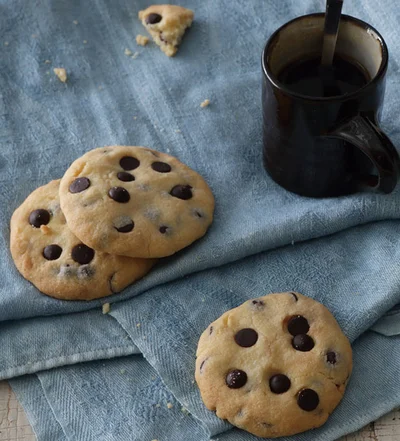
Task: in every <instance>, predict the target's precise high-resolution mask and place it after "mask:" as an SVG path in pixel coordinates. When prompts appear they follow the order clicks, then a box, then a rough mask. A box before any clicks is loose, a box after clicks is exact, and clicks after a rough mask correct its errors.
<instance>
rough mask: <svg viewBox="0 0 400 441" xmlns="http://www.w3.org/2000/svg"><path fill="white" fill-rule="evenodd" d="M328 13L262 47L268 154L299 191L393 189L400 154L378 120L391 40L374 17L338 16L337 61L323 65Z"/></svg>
mask: <svg viewBox="0 0 400 441" xmlns="http://www.w3.org/2000/svg"><path fill="white" fill-rule="evenodd" d="M324 21H325V15H324V14H310V15H305V16H302V17H298V18H296V19H294V20H292V21H291V22H289V23H286V24H285V25H283V26H282V27H281V28H280V29H278V30H277V31H276V32H275V33H274V34H272V36H271V37H270V39H269V40H268V42H267V44H266V46H265V49H264V52H263V54H262V68H263V83H262V105H263V160H264V166H265V168H266V170H267V172H268V173H269V175H270V176H271V177H272V179H274V180H275V181H276V182H277V183H278V184H280V185H281V186H282V187H284V188H286V189H287V190H290V191H292V192H294V193H297V194H300V195H302V196H311V197H332V196H341V195H346V194H351V193H354V192H357V191H363V190H367V191H371V190H374V191H381V192H385V193H389V192H391V191H392V190H393V189H394V187H395V186H396V183H397V176H398V165H399V156H398V153H397V151H396V149H395V147H394V146H393V144H392V143H391V141H390V140H389V138H388V137H387V136H386V135H385V133H384V132H383V131H382V129H381V128H380V125H379V122H380V116H381V112H382V106H383V99H384V93H385V75H386V71H387V65H388V51H387V46H386V44H385V42H384V40H383V38H382V36H381V35H380V34H379V33H378V31H376V29H374V28H373V27H372V26H370V25H369V24H367V23H365V22H363V21H361V20H358V19H357V18H354V17H350V16H348V15H342V16H341V22H340V27H339V33H338V38H337V44H336V52H335V54H336V58H335V61H334V64H333V68H332V69H329V68H328V69H327V68H325V67H322V66H321V63H320V59H319V57H320V56H321V54H322V42H323V30H324Z"/></svg>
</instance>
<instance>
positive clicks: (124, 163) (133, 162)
mask: <svg viewBox="0 0 400 441" xmlns="http://www.w3.org/2000/svg"><path fill="white" fill-rule="evenodd" d="M119 165H120V166H121V167H122V168H123V169H124V170H134V169H135V168H138V167H139V165H140V162H139V160H138V159H136V158H134V157H133V156H124V157H123V158H121V160H120V161H119Z"/></svg>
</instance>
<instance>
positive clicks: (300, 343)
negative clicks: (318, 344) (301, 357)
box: [292, 334, 314, 352]
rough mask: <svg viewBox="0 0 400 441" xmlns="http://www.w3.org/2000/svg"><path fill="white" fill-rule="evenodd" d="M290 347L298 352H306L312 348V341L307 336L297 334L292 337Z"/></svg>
mask: <svg viewBox="0 0 400 441" xmlns="http://www.w3.org/2000/svg"><path fill="white" fill-rule="evenodd" d="M292 346H293V347H294V348H295V349H297V350H298V351H302V352H308V351H311V349H312V348H313V347H314V340H313V339H312V338H311V337H310V336H309V335H307V334H298V335H296V336H295V337H293V340H292Z"/></svg>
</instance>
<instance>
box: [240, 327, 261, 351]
mask: <svg viewBox="0 0 400 441" xmlns="http://www.w3.org/2000/svg"><path fill="white" fill-rule="evenodd" d="M257 340H258V334H257V332H256V331H255V330H254V329H251V328H245V329H241V330H240V331H238V332H237V333H236V334H235V342H236V343H237V344H238V345H239V346H242V348H249V347H250V346H253V345H255V344H256V342H257Z"/></svg>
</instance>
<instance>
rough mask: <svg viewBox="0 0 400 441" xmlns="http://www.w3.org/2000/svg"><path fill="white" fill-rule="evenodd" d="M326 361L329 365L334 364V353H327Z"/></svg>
mask: <svg viewBox="0 0 400 441" xmlns="http://www.w3.org/2000/svg"><path fill="white" fill-rule="evenodd" d="M326 361H327V362H328V363H330V364H336V361H337V360H336V354H335V352H328V353H327V354H326Z"/></svg>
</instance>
